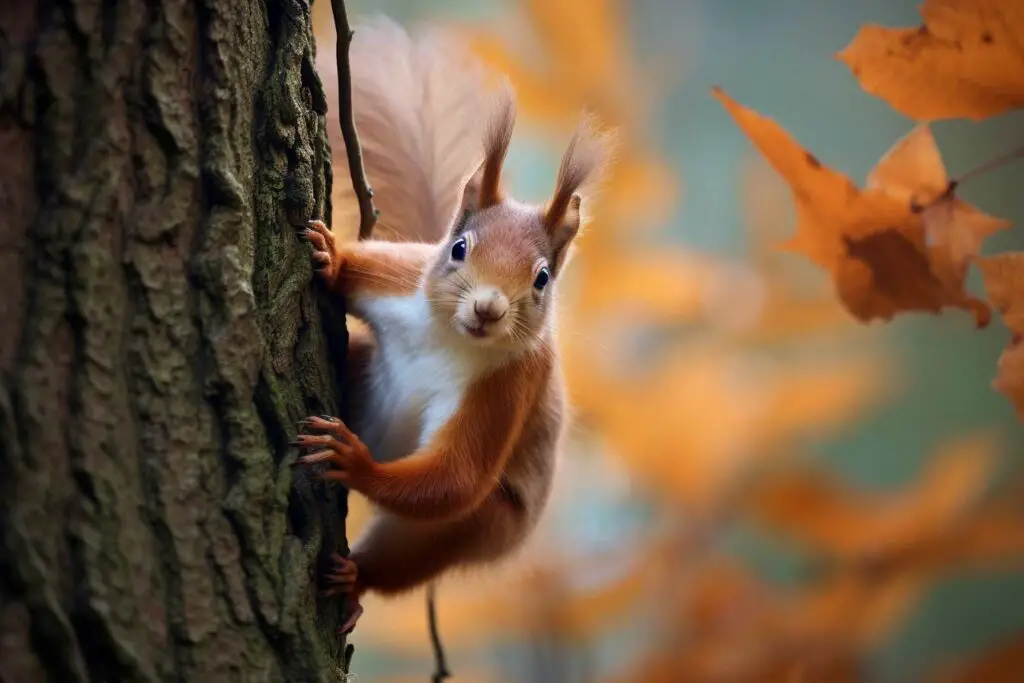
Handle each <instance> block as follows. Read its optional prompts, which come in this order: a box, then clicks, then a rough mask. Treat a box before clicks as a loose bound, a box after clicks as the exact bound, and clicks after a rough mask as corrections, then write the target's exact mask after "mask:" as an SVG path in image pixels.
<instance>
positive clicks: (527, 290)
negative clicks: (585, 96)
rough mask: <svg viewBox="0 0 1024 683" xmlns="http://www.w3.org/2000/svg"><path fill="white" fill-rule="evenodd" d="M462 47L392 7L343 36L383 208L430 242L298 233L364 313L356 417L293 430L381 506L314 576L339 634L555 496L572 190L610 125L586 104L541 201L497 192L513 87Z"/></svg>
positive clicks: (524, 527)
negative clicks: (369, 601) (376, 600)
mask: <svg viewBox="0 0 1024 683" xmlns="http://www.w3.org/2000/svg"><path fill="white" fill-rule="evenodd" d="M467 55H468V53H464V52H461V51H460V50H458V49H457V48H456V47H455V46H454V45H453V44H452V43H451V42H449V41H444V40H439V39H438V37H437V36H436V35H433V34H428V33H423V34H420V35H419V36H411V35H410V34H409V33H406V32H405V30H404V29H402V28H400V27H399V26H398V25H397V24H394V23H392V22H391V21H390V20H385V19H380V20H377V21H376V22H374V23H371V24H368V25H365V26H363V27H361V28H360V29H358V30H357V31H356V32H355V38H354V39H353V42H352V44H351V52H350V63H351V68H352V83H353V106H354V108H355V116H356V124H357V127H358V129H359V132H360V136H361V138H362V143H363V146H364V150H365V151H366V154H365V157H364V164H365V166H366V169H367V175H368V177H369V180H370V183H371V185H372V186H373V187H374V188H375V201H376V202H377V205H378V206H379V207H380V209H381V220H382V223H383V224H384V225H386V226H387V227H388V228H390V229H391V231H393V232H394V233H396V234H397V236H398V237H399V238H403V237H404V238H406V239H408V237H406V236H410V235H415V236H419V237H421V238H422V237H423V236H433V237H432V238H431V239H429V240H423V241H385V240H381V239H370V240H365V241H361V242H351V243H342V242H341V241H340V240H338V239H336V238H335V236H334V235H333V234H332V233H331V231H330V230H329V229H328V228H327V227H326V226H325V225H324V223H322V222H321V221H316V220H314V221H311V222H310V224H309V228H308V229H306V230H304V231H302V233H301V236H302V237H304V238H305V239H307V240H309V241H310V242H311V243H312V245H313V248H314V250H313V253H312V260H313V263H314V266H315V267H316V269H317V272H318V274H319V277H320V278H321V279H322V282H323V284H324V285H325V286H326V287H327V289H328V290H329V291H330V292H332V293H334V294H336V295H338V296H343V297H345V299H346V302H347V306H348V311H349V313H351V314H352V315H354V316H355V317H357V318H359V319H361V320H363V321H364V322H365V323H366V324H367V325H368V327H369V331H359V330H353V331H352V333H351V336H350V342H349V350H348V358H347V363H348V375H349V378H350V382H349V387H348V400H349V402H350V403H351V405H352V408H353V409H352V411H351V412H350V414H349V415H347V418H348V420H349V422H350V424H349V425H346V424H344V423H343V422H342V421H341V420H340V419H338V418H333V417H326V416H319V417H317V416H313V417H309V418H307V419H306V420H304V421H303V426H304V433H302V434H300V435H299V436H298V438H297V440H296V441H295V442H294V444H295V445H297V446H299V447H300V448H301V449H303V450H304V452H305V454H304V455H303V456H302V457H301V458H300V460H299V462H300V463H302V464H315V463H327V464H328V465H329V468H328V469H327V470H326V471H324V472H322V473H321V474H320V476H322V477H323V478H325V479H327V480H332V481H337V482H340V483H342V484H344V485H346V486H348V487H349V488H350V489H352V490H354V491H358V492H359V493H361V494H362V495H364V496H366V498H367V499H368V500H369V501H370V502H371V503H372V504H373V506H374V508H375V514H374V517H373V518H372V520H371V521H370V523H369V526H368V528H367V530H366V531H365V533H364V534H363V535H362V536H361V537H360V538H358V539H357V540H356V541H355V542H354V544H353V546H352V549H351V553H350V555H349V557H348V558H343V557H340V556H335V558H334V563H335V568H334V570H333V571H332V572H331V573H330V574H329V575H328V576H326V577H325V578H326V581H327V583H328V585H329V588H328V592H330V593H333V594H341V595H345V596H346V597H347V599H349V600H350V609H349V612H348V613H349V615H350V617H349V619H348V621H347V623H346V624H345V625H344V626H343V627H342V629H341V630H342V631H343V632H348V631H351V630H352V628H353V627H354V626H355V623H356V620H357V619H358V618H359V615H360V614H361V613H362V607H361V606H360V604H359V599H360V596H361V595H362V594H363V593H364V592H365V591H374V592H376V593H379V594H383V595H392V594H396V593H400V592H402V591H406V590H409V589H412V588H414V587H416V586H419V585H422V584H425V583H428V582H430V581H433V580H434V579H436V578H437V577H439V576H440V575H441V574H442V573H444V572H446V571H447V570H449V569H452V568H455V567H466V566H472V565H480V564H486V563H489V562H492V561H494V560H496V559H498V558H500V557H503V556H506V555H508V554H509V553H510V552H511V551H513V550H515V549H516V548H517V547H518V546H520V545H521V544H522V543H523V541H524V539H525V538H526V537H527V536H528V534H529V533H530V532H531V530H532V529H533V528H534V527H535V525H536V523H537V521H538V518H539V516H540V514H541V512H542V510H543V509H544V507H545V505H546V503H547V500H548V496H549V492H550V489H551V483H552V477H553V474H554V467H555V460H556V457H557V454H558V452H559V448H560V444H561V441H562V438H563V432H564V428H565V423H566V417H567V415H566V410H567V406H566V395H565V388H564V383H563V378H562V373H561V369H560V366H559V360H558V356H557V353H556V349H555V329H554V314H555V294H556V289H557V284H558V281H559V277H560V275H561V274H562V272H563V269H564V267H565V265H566V262H567V260H568V255H569V252H570V248H571V246H572V243H573V239H574V238H575V237H576V236H577V233H578V231H579V229H580V226H581V222H582V216H581V190H582V188H584V187H585V186H590V184H591V181H593V180H595V179H596V178H597V177H598V174H599V172H600V171H601V169H602V167H603V165H604V163H605V161H606V160H607V157H608V153H609V152H610V146H609V145H608V143H609V142H610V138H609V137H608V135H607V134H602V133H598V132H597V130H596V128H595V127H594V126H593V125H592V122H591V120H590V119H589V118H586V117H584V120H583V122H582V123H581V125H580V126H579V128H578V129H577V130H576V132H575V134H574V135H573V137H572V139H571V141H570V142H569V146H568V149H567V150H566V152H565V154H564V156H563V158H562V161H561V166H560V168H559V171H558V177H557V181H556V186H555V190H554V193H553V196H552V198H551V200H550V201H549V202H547V204H546V205H543V206H534V205H529V204H526V203H522V202H519V201H516V200H515V199H512V198H509V197H507V196H506V195H505V193H504V191H503V187H502V182H501V172H502V167H503V165H504V161H505V157H506V154H507V152H508V148H509V143H510V140H511V137H512V131H513V127H514V124H515V100H514V97H513V94H512V91H511V88H510V87H509V86H508V85H507V83H506V84H505V85H504V86H503V87H502V88H500V89H499V91H498V95H497V97H496V98H494V99H493V101H491V102H490V103H488V100H487V98H485V97H482V95H483V94H484V93H485V88H486V85H487V84H486V82H485V80H484V72H483V69H482V67H481V66H480V65H479V64H476V63H475V62H474V61H473V60H472V59H471V58H470V57H468V56H467ZM324 70H329V65H327V64H326V63H325V64H324ZM324 80H325V82H327V81H329V80H330V77H327V78H325V79H324ZM331 101H336V99H332V100H331ZM481 124H483V125H481ZM333 129H334V127H332V130H333ZM333 143H334V148H335V149H336V150H338V149H339V147H338V145H339V144H341V145H342V146H341V147H340V150H341V152H342V153H343V151H344V147H343V143H340V141H339V140H337V139H335V140H334V141H333ZM481 143H482V147H481ZM481 156H482V160H481ZM339 165H341V164H339ZM378 188H379V189H378Z"/></svg>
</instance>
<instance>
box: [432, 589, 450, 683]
mask: <svg viewBox="0 0 1024 683" xmlns="http://www.w3.org/2000/svg"><path fill="white" fill-rule="evenodd" d="M435 590H436V584H434V582H430V584H429V585H428V586H427V624H428V625H429V626H430V644H431V645H433V647H434V675H433V676H431V678H430V681H431V683H442V681H444V679H446V678H451V675H452V672H451V671H449V670H448V660H447V658H446V657H445V656H444V646H443V645H442V644H441V633H440V632H439V631H438V629H437V601H436V599H435Z"/></svg>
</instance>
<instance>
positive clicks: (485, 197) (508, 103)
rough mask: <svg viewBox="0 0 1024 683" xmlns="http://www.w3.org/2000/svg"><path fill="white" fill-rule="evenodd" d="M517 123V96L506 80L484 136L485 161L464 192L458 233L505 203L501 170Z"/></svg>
mask: <svg viewBox="0 0 1024 683" xmlns="http://www.w3.org/2000/svg"><path fill="white" fill-rule="evenodd" d="M515 122H516V102H515V93H514V92H513V90H512V86H511V85H510V84H509V82H508V80H507V79H502V81H501V83H500V85H499V87H498V90H497V92H496V93H495V95H494V104H493V105H492V106H491V113H490V120H489V121H488V122H487V126H486V129H485V133H484V139H483V152H484V159H483V161H482V162H480V166H478V167H477V169H476V171H475V172H474V173H473V175H472V176H470V177H469V179H468V180H467V181H466V184H465V185H464V186H463V189H462V202H461V205H460V206H459V210H458V212H457V213H456V215H455V219H454V220H455V228H456V230H457V229H458V226H459V225H460V224H462V223H463V222H464V221H465V219H466V217H467V216H469V215H470V214H473V213H476V212H477V211H481V210H483V209H486V208H488V207H491V206H495V205H497V204H500V203H501V202H502V201H503V199H504V196H503V192H502V188H501V169H502V166H503V165H504V164H505V157H506V156H507V155H508V148H509V145H510V144H511V142H512V131H513V129H514V128H515Z"/></svg>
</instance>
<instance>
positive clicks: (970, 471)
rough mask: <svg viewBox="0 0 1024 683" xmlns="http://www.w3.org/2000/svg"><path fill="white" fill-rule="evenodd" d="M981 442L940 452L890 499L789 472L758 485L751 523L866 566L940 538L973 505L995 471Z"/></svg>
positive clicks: (990, 449)
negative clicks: (755, 521) (916, 478)
mask: <svg viewBox="0 0 1024 683" xmlns="http://www.w3.org/2000/svg"><path fill="white" fill-rule="evenodd" d="M996 454H997V442H996V441H995V440H994V439H992V438H990V437H988V436H985V435H982V436H977V437H974V438H965V439H961V440H958V441H954V442H952V443H949V444H947V445H945V446H943V448H942V450H941V451H940V452H939V453H938V454H937V455H936V456H935V457H934V458H933V459H932V460H931V461H930V463H929V464H928V467H927V468H926V469H925V470H924V471H923V472H922V474H921V477H920V479H919V481H917V482H914V483H913V484H912V485H911V487H910V488H908V489H907V490H905V491H902V492H898V493H867V492H862V491H859V490H856V489H853V488H851V487H850V486H848V485H846V484H843V483H840V482H839V481H837V480H836V478H835V477H831V476H828V475H826V474H824V473H820V472H818V473H812V472H805V473H792V474H789V475H785V476H779V477H778V478H777V479H775V480H774V481H772V482H769V483H766V484H765V485H764V487H763V488H762V489H761V490H760V491H759V492H758V494H757V496H756V498H755V499H754V501H753V505H754V509H755V510H756V512H757V514H758V517H759V519H760V520H762V521H763V522H764V523H765V524H767V525H769V526H771V527H772V528H775V529H777V530H778V531H779V532H780V533H782V534H785V535H787V536H789V537H792V538H794V539H795V540H797V541H799V542H801V543H803V544H805V545H807V546H809V547H810V548H812V549H813V550H815V551H817V552H823V553H827V554H829V555H833V556H836V557H839V558H843V559H847V560H867V559H874V558H879V557H883V556H884V555H886V554H888V553H893V552H898V551H899V550H901V549H904V548H908V547H912V546H914V545H916V544H919V543H921V542H925V541H929V540H930V539H933V538H940V537H941V536H942V535H943V534H944V533H945V532H946V531H947V530H949V529H951V528H955V524H956V523H957V522H958V520H959V519H960V518H961V517H963V516H965V515H966V514H967V513H968V512H969V511H970V510H971V509H972V507H973V506H974V505H976V504H977V502H978V500H979V499H980V498H981V495H982V493H983V492H984V489H985V487H986V486H987V484H988V482H989V477H990V476H991V473H992V471H993V468H994V467H995V464H996Z"/></svg>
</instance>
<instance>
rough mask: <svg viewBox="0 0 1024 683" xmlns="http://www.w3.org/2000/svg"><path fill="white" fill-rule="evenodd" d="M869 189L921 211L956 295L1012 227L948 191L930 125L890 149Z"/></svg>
mask: <svg viewBox="0 0 1024 683" xmlns="http://www.w3.org/2000/svg"><path fill="white" fill-rule="evenodd" d="M866 186H867V187H868V188H872V189H879V190H882V191H883V192H885V193H887V194H889V195H891V196H893V197H895V198H897V199H899V200H900V201H903V202H907V203H908V204H911V205H913V206H916V207H919V209H920V213H921V219H922V221H923V224H924V229H925V237H926V240H927V243H928V245H929V247H928V253H929V256H930V259H931V262H932V267H933V268H934V270H935V272H936V274H937V275H938V277H939V278H940V279H942V281H943V283H944V284H945V285H946V286H947V287H950V288H951V289H957V290H960V289H962V288H963V284H964V278H965V277H966V275H967V266H968V263H969V262H970V261H971V259H973V258H974V257H975V256H977V255H978V252H979V250H980V249H981V245H982V243H983V242H984V241H985V240H986V239H988V238H989V237H990V236H992V235H993V234H995V233H996V232H998V231H1000V230H1004V229H1006V228H1008V227H1009V226H1010V222H1009V221H1007V220H1004V219H1001V218H994V217H992V216H989V215H988V214H985V213H983V212H981V211H979V210H978V209H977V208H976V207H974V206H972V205H971V204H968V203H967V202H965V201H963V200H962V199H960V198H959V197H957V196H955V195H954V194H953V193H952V192H950V191H949V190H948V188H949V178H948V177H947V175H946V167H945V165H944V164H943V163H942V157H941V155H940V154H939V149H938V147H937V146H936V144H935V137H934V136H933V135H932V132H931V128H930V127H929V126H928V125H927V124H920V125H918V126H916V127H915V128H914V129H913V130H911V131H910V132H909V133H908V134H907V135H905V136H903V138H901V139H900V140H897V141H896V143H895V144H894V145H893V146H892V147H890V148H889V151H887V152H886V153H885V155H883V156H882V158H881V159H880V160H879V161H878V163H877V164H875V167H874V168H873V169H872V170H871V173H870V174H869V175H868V178H867V183H866Z"/></svg>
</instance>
